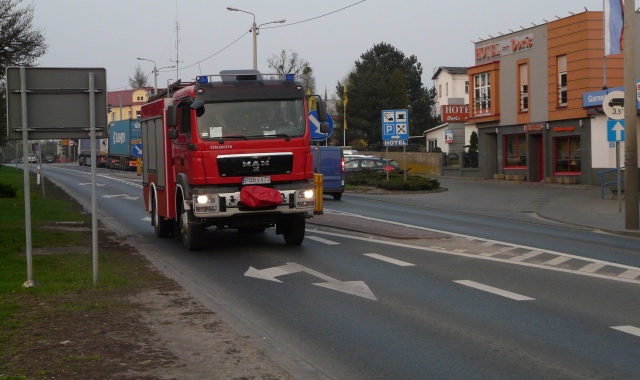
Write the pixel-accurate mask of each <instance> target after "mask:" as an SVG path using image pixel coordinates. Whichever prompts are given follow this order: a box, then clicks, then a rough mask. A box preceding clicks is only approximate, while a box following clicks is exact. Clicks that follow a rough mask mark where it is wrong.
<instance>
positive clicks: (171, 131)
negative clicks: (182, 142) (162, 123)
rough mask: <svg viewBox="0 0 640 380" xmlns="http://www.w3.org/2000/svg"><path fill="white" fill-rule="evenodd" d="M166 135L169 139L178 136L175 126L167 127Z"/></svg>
mask: <svg viewBox="0 0 640 380" xmlns="http://www.w3.org/2000/svg"><path fill="white" fill-rule="evenodd" d="M167 137H169V139H171V140H175V139H177V138H178V130H177V129H176V128H171V129H169V133H167Z"/></svg>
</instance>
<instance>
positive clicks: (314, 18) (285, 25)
mask: <svg viewBox="0 0 640 380" xmlns="http://www.w3.org/2000/svg"><path fill="white" fill-rule="evenodd" d="M365 1H367V0H361V1H358V2H357V3H353V4H351V5H347V6H346V7H344V8H340V9H338V10H335V11H333V12H329V13H325V14H323V15H321V16H317V17H313V18H309V19H306V20H302V21H298V22H293V23H289V24H282V25H276V26H265V27H264V28H263V29H275V28H285V27H287V26H293V25H297V24H302V23H303V22H308V21H314V20H317V19H319V18H322V17H325V16H329V15H332V14H334V13H338V12H340V11H343V10H345V9H347V8H351V7H353V6H356V5H358V4H360V3H364V2H365Z"/></svg>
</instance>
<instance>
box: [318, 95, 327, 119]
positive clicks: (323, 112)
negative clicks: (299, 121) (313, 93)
mask: <svg viewBox="0 0 640 380" xmlns="http://www.w3.org/2000/svg"><path fill="white" fill-rule="evenodd" d="M318 121H319V122H321V123H322V122H325V121H327V105H326V104H325V102H324V101H323V100H322V99H321V98H320V99H318Z"/></svg>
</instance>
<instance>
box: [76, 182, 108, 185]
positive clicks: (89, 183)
mask: <svg viewBox="0 0 640 380" xmlns="http://www.w3.org/2000/svg"><path fill="white" fill-rule="evenodd" d="M78 185H80V186H86V185H91V182H85V183H79V184H78ZM96 186H104V183H96Z"/></svg>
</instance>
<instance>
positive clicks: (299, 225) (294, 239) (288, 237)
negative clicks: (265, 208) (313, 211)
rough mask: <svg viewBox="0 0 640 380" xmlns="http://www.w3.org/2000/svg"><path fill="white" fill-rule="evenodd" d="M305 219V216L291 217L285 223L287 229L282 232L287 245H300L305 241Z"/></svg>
mask: <svg viewBox="0 0 640 380" xmlns="http://www.w3.org/2000/svg"><path fill="white" fill-rule="evenodd" d="M305 221H306V219H305V217H304V215H303V214H296V215H291V216H290V217H288V218H287V219H286V220H285V221H284V223H285V228H284V229H283V231H282V236H283V237H284V241H285V243H287V245H300V244H302V241H303V240H304V229H305Z"/></svg>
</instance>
